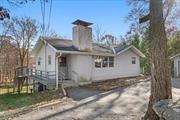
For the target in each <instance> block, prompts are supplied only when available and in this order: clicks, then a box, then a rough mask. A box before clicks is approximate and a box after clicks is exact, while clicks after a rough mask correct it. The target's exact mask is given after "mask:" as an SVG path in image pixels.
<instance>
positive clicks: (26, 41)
mask: <svg viewBox="0 0 180 120" xmlns="http://www.w3.org/2000/svg"><path fill="white" fill-rule="evenodd" d="M4 27H5V28H8V34H9V35H10V36H11V37H12V38H13V42H14V43H15V44H16V47H17V50H18V57H19V60H20V63H19V64H20V66H24V65H25V63H26V65H27V66H28V65H29V61H28V58H29V48H30V46H31V44H32V41H33V40H34V38H35V37H36V35H37V28H38V27H37V24H36V21H35V20H33V19H31V18H12V19H11V20H9V21H6V22H5V24H4ZM25 59H27V62H25Z"/></svg>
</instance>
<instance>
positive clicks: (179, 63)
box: [177, 61, 180, 77]
mask: <svg viewBox="0 0 180 120" xmlns="http://www.w3.org/2000/svg"><path fill="white" fill-rule="evenodd" d="M177 67H178V77H180V61H178V66H177Z"/></svg>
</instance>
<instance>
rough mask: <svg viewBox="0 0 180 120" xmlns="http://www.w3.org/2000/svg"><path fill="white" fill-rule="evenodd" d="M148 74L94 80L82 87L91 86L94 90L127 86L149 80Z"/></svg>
mask: <svg viewBox="0 0 180 120" xmlns="http://www.w3.org/2000/svg"><path fill="white" fill-rule="evenodd" d="M148 78H149V77H147V76H136V77H126V78H118V79H109V80H103V81H98V82H92V83H91V84H86V85H82V86H81V87H86V88H91V89H93V90H99V91H108V90H112V89H115V88H125V87H128V86H130V85H133V84H135V83H138V82H141V81H146V80H149V79H148Z"/></svg>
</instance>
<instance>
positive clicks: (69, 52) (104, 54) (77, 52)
mask: <svg viewBox="0 0 180 120" xmlns="http://www.w3.org/2000/svg"><path fill="white" fill-rule="evenodd" d="M57 52H61V53H64V54H81V55H101V56H115V54H110V53H94V52H81V51H64V50H58V51H57Z"/></svg>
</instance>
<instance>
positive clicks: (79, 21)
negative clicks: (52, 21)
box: [72, 19, 93, 27]
mask: <svg viewBox="0 0 180 120" xmlns="http://www.w3.org/2000/svg"><path fill="white" fill-rule="evenodd" d="M72 24H74V25H82V26H85V27H87V26H89V25H92V24H93V23H90V22H86V21H83V20H79V19H77V20H76V21H74V22H73V23H72Z"/></svg>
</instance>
